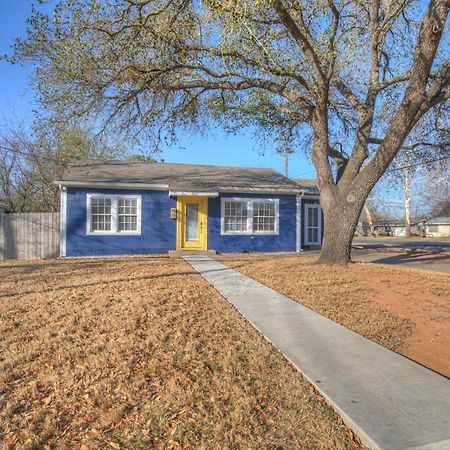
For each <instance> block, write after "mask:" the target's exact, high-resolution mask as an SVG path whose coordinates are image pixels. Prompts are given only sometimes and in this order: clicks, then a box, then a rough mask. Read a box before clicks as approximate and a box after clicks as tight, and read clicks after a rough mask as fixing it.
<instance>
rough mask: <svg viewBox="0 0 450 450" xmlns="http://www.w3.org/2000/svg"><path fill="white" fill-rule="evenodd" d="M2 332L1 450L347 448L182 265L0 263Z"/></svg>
mask: <svg viewBox="0 0 450 450" xmlns="http://www.w3.org/2000/svg"><path fill="white" fill-rule="evenodd" d="M0 335H1V337H2V338H1V340H0V442H2V448H11V449H13V448H14V449H16V448H30V449H31V448H77V449H88V448H114V449H118V448H130V449H139V448H158V449H166V448H167V449H169V448H172V449H189V448H190V449H217V448H221V449H222V448H223V449H240V448H245V449H250V448H253V449H256V448H258V449H260V448H261V449H263V448H264V449H275V448H280V449H281V448H284V449H288V448H289V449H294V448H295V449H303V448H314V449H316V448H324V449H348V448H355V444H354V442H353V441H352V439H351V438H350V437H349V435H348V430H347V429H346V428H345V427H344V425H343V424H342V422H341V421H340V419H339V417H337V415H336V414H335V413H334V412H333V411H332V410H331V408H329V407H328V406H327V405H326V404H325V403H324V402H323V401H321V400H320V398H318V397H317V395H316V394H315V393H314V391H313V390H312V388H311V386H310V384H309V383H308V382H306V381H305V380H304V379H303V378H302V377H301V376H300V375H299V374H298V372H296V371H295V369H294V368H293V367H292V366H290V365H289V364H288V363H287V362H286V360H285V359H284V358H283V357H282V356H281V355H280V354H279V353H278V352H277V351H276V350H275V349H274V348H273V347H272V346H271V345H270V344H269V343H267V341H265V339H263V337H262V336H261V335H260V334H259V333H258V332H257V331H256V330H254V329H253V328H252V327H251V326H250V325H249V324H248V323H247V322H246V321H245V320H244V319H243V318H242V317H241V316H240V315H239V313H238V312H237V311H235V310H234V309H233V308H232V307H231V306H230V305H229V304H228V302H227V301H225V300H224V299H223V298H222V297H221V296H220V295H219V294H218V293H217V292H216V291H215V290H214V289H213V288H212V287H211V286H209V285H208V284H207V283H206V281H205V280H203V279H202V278H201V277H200V275H198V274H197V273H195V272H194V271H193V269H192V268H191V267H190V266H189V265H188V264H186V263H185V262H184V261H181V260H176V259H169V258H163V257H155V258H128V259H127V258H115V259H114V258H112V259H84V260H68V261H41V262H28V263H26V262H9V263H0Z"/></svg>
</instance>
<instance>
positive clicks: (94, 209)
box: [86, 194, 141, 235]
mask: <svg viewBox="0 0 450 450" xmlns="http://www.w3.org/2000/svg"><path fill="white" fill-rule="evenodd" d="M86 233H87V234H107V235H108V234H117V235H130V234H141V196H140V195H116V194H114V195H113V194H111V195H109V194H87V224H86Z"/></svg>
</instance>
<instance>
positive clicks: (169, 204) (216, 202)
mask: <svg viewBox="0 0 450 450" xmlns="http://www.w3.org/2000/svg"><path fill="white" fill-rule="evenodd" d="M89 193H92V194H106V195H108V194H122V195H126V194H130V195H140V196H141V211H142V221H141V234H140V235H109V236H108V235H95V234H94V235H88V234H87V233H86V227H87V225H86V224H87V194H89ZM223 197H241V198H277V199H279V234H278V235H258V234H254V235H240V236H239V235H221V198H223ZM307 203H315V204H317V203H318V200H311V199H303V200H302V211H301V213H302V214H301V221H302V224H301V225H302V226H301V243H302V248H307V247H305V245H304V217H305V214H304V208H305V204H307ZM175 207H176V199H173V198H169V195H168V192H167V191H145V190H123V189H87V188H68V189H67V247H66V254H67V256H94V255H120V254H150V253H166V252H168V251H169V250H175V248H176V222H175V220H173V219H170V208H175ZM296 213H297V211H296V196H295V195H263V194H239V193H233V194H221V195H220V196H219V197H217V198H210V199H209V201H208V248H210V249H215V250H217V251H218V252H221V253H222V252H223V253H226V252H243V251H252V252H254V251H257V252H294V251H295V250H296V226H297V223H296ZM322 236H323V224H322Z"/></svg>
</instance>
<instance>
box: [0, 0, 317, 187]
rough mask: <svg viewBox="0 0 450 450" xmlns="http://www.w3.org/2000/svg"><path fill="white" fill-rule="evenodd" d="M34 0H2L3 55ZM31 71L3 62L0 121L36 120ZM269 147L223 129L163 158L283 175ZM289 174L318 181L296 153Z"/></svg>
mask: <svg viewBox="0 0 450 450" xmlns="http://www.w3.org/2000/svg"><path fill="white" fill-rule="evenodd" d="M31 4H32V1H31V0H0V54H2V55H4V54H9V53H10V52H11V50H10V48H11V45H12V43H13V40H14V38H15V37H20V36H24V34H25V31H26V23H25V21H26V19H27V17H29V15H30V11H31ZM30 73H31V71H30V69H29V68H28V69H26V68H25V69H24V68H23V67H20V66H11V65H10V64H9V63H7V62H6V61H0V119H5V118H8V117H11V116H17V118H18V119H23V120H25V121H26V122H31V121H32V120H33V114H32V110H33V109H37V108H38V105H36V103H35V102H34V101H33V99H34V92H33V89H32V87H31V86H30V84H29V75H30ZM274 150H275V149H272V148H266V149H264V154H263V152H262V149H261V148H258V147H257V145H256V144H255V142H254V139H253V138H252V135H251V133H250V132H243V133H242V134H240V135H238V136H227V135H225V133H223V132H222V131H221V130H220V129H217V130H214V132H211V133H210V135H208V136H207V137H191V136H186V137H183V138H182V139H181V142H180V144H179V146H176V147H175V146H174V147H171V148H168V149H167V150H165V151H164V152H163V154H162V155H161V157H162V158H164V160H165V161H166V162H178V163H194V164H219V165H232V166H251V167H272V168H274V169H276V170H278V171H280V172H283V159H282V157H281V156H280V155H276V154H275V153H274ZM289 175H290V176H292V177H299V178H315V170H314V166H313V165H312V164H311V162H310V161H309V159H308V158H307V157H306V156H305V155H304V154H294V155H292V156H291V157H290V160H289Z"/></svg>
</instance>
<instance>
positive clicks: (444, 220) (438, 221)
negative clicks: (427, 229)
mask: <svg viewBox="0 0 450 450" xmlns="http://www.w3.org/2000/svg"><path fill="white" fill-rule="evenodd" d="M427 225H450V216H443V217H435V218H434V219H430V220H428V221H427Z"/></svg>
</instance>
